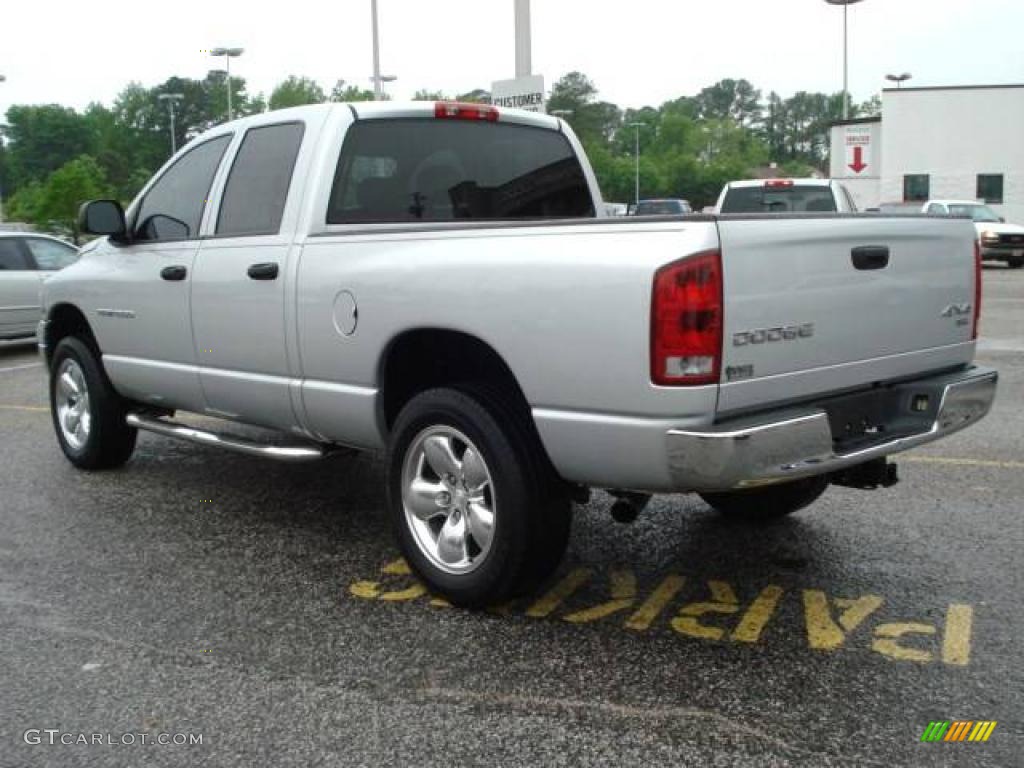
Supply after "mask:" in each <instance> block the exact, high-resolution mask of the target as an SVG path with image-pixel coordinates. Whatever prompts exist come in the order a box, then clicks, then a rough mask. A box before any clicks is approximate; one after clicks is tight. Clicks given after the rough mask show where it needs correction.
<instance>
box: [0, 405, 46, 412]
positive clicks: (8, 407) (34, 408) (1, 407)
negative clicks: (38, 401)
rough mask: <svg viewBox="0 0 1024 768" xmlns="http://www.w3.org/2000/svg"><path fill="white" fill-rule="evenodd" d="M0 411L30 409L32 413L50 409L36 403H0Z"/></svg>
mask: <svg viewBox="0 0 1024 768" xmlns="http://www.w3.org/2000/svg"><path fill="white" fill-rule="evenodd" d="M0 411H32V412H34V413H49V412H50V409H49V408H42V407H40V406H36V405H0Z"/></svg>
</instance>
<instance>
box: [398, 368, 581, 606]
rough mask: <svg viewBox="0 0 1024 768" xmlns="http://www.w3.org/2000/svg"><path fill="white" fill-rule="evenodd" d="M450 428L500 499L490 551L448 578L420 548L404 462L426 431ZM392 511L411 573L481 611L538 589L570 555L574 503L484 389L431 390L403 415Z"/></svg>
mask: <svg viewBox="0 0 1024 768" xmlns="http://www.w3.org/2000/svg"><path fill="white" fill-rule="evenodd" d="M445 427H447V428H453V429H455V430H457V431H458V432H460V433H462V434H463V435H465V436H466V437H467V438H468V439H469V440H470V441H472V443H473V444H474V445H475V446H476V448H477V450H478V451H479V452H480V454H481V456H482V458H483V460H484V462H485V464H486V466H487V468H488V471H489V473H490V477H491V481H492V486H493V492H494V494H495V497H494V498H495V499H496V505H495V524H494V531H493V538H492V540H491V542H490V548H489V550H488V551H487V552H486V554H485V556H484V557H483V559H482V561H481V562H480V564H479V565H477V566H476V567H475V569H474V570H471V571H469V572H466V573H449V572H446V571H445V570H443V569H442V568H441V567H439V566H438V565H437V564H435V563H434V562H433V561H432V560H431V559H430V558H429V557H428V556H427V555H426V554H425V553H424V551H423V550H422V549H421V547H420V544H419V543H418V542H417V540H416V535H415V534H414V532H413V530H412V527H411V526H410V524H409V522H408V521H407V518H406V511H405V504H404V502H403V496H402V486H403V471H404V467H405V461H406V455H407V454H408V453H409V452H410V450H412V449H414V445H415V441H416V440H417V437H418V436H420V435H421V434H422V433H423V432H424V430H427V429H432V428H445ZM386 463H387V505H388V516H389V517H390V520H391V524H392V527H393V529H394V532H395V536H396V538H397V540H398V544H399V548H400V549H401V551H402V554H403V555H404V556H405V559H406V561H407V562H408V563H409V566H410V567H411V568H412V569H413V571H414V572H415V573H416V574H417V575H418V576H419V577H420V578H421V579H422V580H423V581H424V583H426V584H427V586H428V587H429V588H430V589H431V590H432V591H433V592H434V593H436V594H439V595H442V596H444V597H445V598H447V599H448V600H449V601H451V602H452V603H454V604H456V605H460V606H463V607H467V608H479V607H484V606H487V605H493V604H496V603H499V602H501V601H503V600H506V599H509V598H511V597H514V596H516V595H519V594H523V593H525V592H528V591H530V590H532V589H535V588H536V586H537V584H538V583H540V582H541V581H543V579H545V578H546V577H547V576H549V575H550V574H551V572H552V571H553V570H554V569H555V568H556V567H557V565H558V563H559V562H560V561H561V558H562V556H563V555H564V553H565V548H566V545H567V543H568V538H569V530H570V526H571V512H572V508H571V503H570V501H569V497H568V494H567V493H566V492H565V488H564V486H563V485H562V484H561V483H560V482H558V481H557V479H555V478H554V477H553V473H552V472H550V471H548V469H547V468H546V466H545V465H546V464H547V462H546V459H545V458H544V457H543V449H542V448H541V447H540V445H539V442H538V441H537V440H536V438H535V437H533V433H532V429H531V427H530V425H528V424H526V423H524V420H523V419H522V418H521V417H517V414H516V413H515V409H514V408H512V407H510V406H508V405H507V403H506V402H505V401H504V400H503V399H502V398H501V397H500V396H499V395H498V394H497V393H496V392H493V391H490V390H488V389H487V388H484V387H479V386H474V385H465V386H461V387H460V388H459V389H454V388H440V389H431V390H427V391H425V392H422V393H421V394H419V395H417V396H415V397H414V398H412V399H411V400H410V401H409V402H408V403H407V404H406V405H405V407H404V408H403V409H402V411H401V413H399V415H398V418H397V419H396V420H395V424H394V428H393V429H392V432H391V439H390V443H389V447H388V456H387V462H386Z"/></svg>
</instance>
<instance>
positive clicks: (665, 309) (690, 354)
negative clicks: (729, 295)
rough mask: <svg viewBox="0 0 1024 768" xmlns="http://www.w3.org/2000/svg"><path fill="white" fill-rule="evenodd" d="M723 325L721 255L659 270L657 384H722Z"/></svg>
mask: <svg viewBox="0 0 1024 768" xmlns="http://www.w3.org/2000/svg"><path fill="white" fill-rule="evenodd" d="M723 322H724V319H723V317H722V254H721V253H720V252H719V251H708V252H706V253H699V254H696V255H694V256H690V257H688V258H686V259H683V260H682V261H677V262H674V263H672V264H669V265H668V266H665V267H662V268H661V269H659V270H658V272H657V273H656V274H655V276H654V292H653V295H652V297H651V380H652V381H653V382H654V383H655V384H661V385H664V386H680V385H682V386H686V385H695V384H715V383H717V382H718V377H719V369H720V367H721V361H722V325H723Z"/></svg>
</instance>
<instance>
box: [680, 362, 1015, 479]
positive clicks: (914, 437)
mask: <svg viewBox="0 0 1024 768" xmlns="http://www.w3.org/2000/svg"><path fill="white" fill-rule="evenodd" d="M998 378H999V375H998V374H997V373H996V371H994V370H991V369H985V368H973V369H971V370H968V371H966V372H963V373H961V374H956V375H953V376H948V375H947V376H939V377H933V378H929V379H922V380H917V381H911V382H906V383H905V384H901V385H899V388H906V389H907V390H910V391H915V390H918V389H926V388H928V387H933V388H937V387H940V386H941V387H942V390H941V391H942V398H941V401H940V405H939V408H938V411H937V416H936V418H935V421H934V422H933V423H932V424H931V425H930V426H929V427H928V428H927V429H925V430H923V431H921V432H918V433H916V434H911V435H904V436H902V437H896V438H892V439H887V440H884V441H883V442H879V443H876V444H874V445H869V446H867V447H865V448H861V449H859V450H855V451H851V452H849V453H837V452H836V451H835V450H834V444H833V441H832V431H831V428H830V427H829V420H828V415H827V414H826V412H825V411H824V410H823V409H821V408H814V409H811V410H807V411H804V412H802V413H799V412H797V413H792V412H790V413H778V414H775V420H773V421H768V422H764V421H762V422H761V423H751V422H750V421H749V420H748V421H747V422H745V423H744V422H739V423H738V424H733V425H729V424H728V423H726V424H723V425H721V426H720V427H718V428H716V429H710V430H706V431H692V430H682V429H672V430H669V431H668V433H667V435H666V441H667V448H668V462H669V472H670V474H671V476H672V480H673V483H674V485H675V486H676V488H677V489H678V490H681V491H683V490H686V491H726V490H734V489H743V488H756V487H758V486H763V485H772V484H775V483H784V482H787V481H790V480H797V479H800V478H803V477H810V476H813V475H823V474H828V473H831V472H836V471H838V470H841V469H846V468H848V467H853V466H856V465H858V464H862V463H864V462H866V461H870V460H872V459H877V458H881V457H884V456H888V455H889V454H892V453H899V452H900V451H906V450H909V449H911V448H916V447H917V446H919V445H924V444H925V443H930V442H932V441H934V440H938V439H939V438H942V437H945V436H947V435H950V434H952V433H954V432H958V431H960V430H961V429H965V428H967V427H969V426H971V425H972V424H974V423H976V422H978V421H980V420H981V419H982V418H984V417H985V415H986V414H987V413H988V412H989V410H990V409H991V407H992V402H993V401H994V399H995V395H996V388H997V382H998ZM762 418H764V417H762Z"/></svg>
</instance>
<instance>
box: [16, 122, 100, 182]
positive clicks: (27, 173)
mask: <svg viewBox="0 0 1024 768" xmlns="http://www.w3.org/2000/svg"><path fill="white" fill-rule="evenodd" d="M3 132H4V136H5V137H6V139H7V142H8V145H7V152H6V159H5V165H6V170H5V173H6V179H5V184H4V188H5V191H6V193H8V194H12V193H14V192H16V191H17V190H18V189H19V188H20V187H22V186H23V185H25V184H28V183H29V182H31V181H34V180H35V181H41V180H42V179H45V178H46V176H47V175H48V174H50V173H52V172H53V171H55V170H57V169H58V168H60V167H61V166H62V165H64V163H66V162H68V160H71V159H72V158H74V157H77V156H78V155H80V154H82V153H88V152H91V151H92V150H93V143H92V136H91V133H90V131H89V128H88V126H87V125H86V124H85V121H83V120H82V116H81V115H79V114H78V113H77V112H75V110H73V109H71V108H70V107H62V106H60V105H58V104H47V105H44V106H26V105H14V106H12V107H10V108H9V109H8V110H7V125H6V126H5V127H4V129H3Z"/></svg>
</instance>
